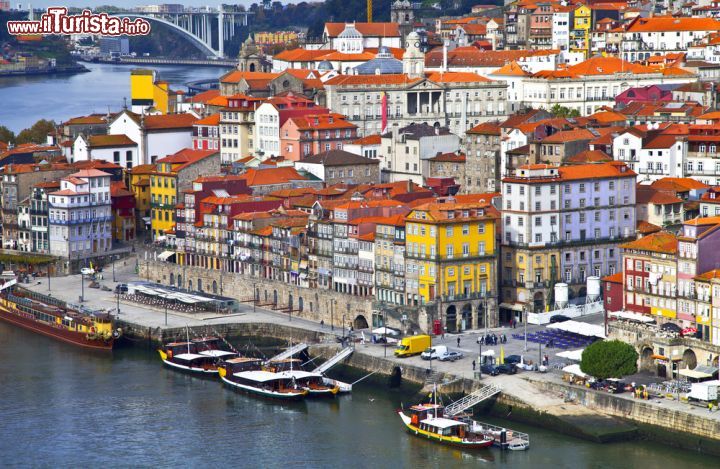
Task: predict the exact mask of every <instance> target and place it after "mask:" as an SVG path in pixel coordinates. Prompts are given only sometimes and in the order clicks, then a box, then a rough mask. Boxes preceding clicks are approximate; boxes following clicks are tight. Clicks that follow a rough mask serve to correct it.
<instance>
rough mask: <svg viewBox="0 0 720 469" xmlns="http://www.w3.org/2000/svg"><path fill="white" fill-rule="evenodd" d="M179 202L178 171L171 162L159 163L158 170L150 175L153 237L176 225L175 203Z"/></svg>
mask: <svg viewBox="0 0 720 469" xmlns="http://www.w3.org/2000/svg"><path fill="white" fill-rule="evenodd" d="M176 203H177V173H176V172H175V171H174V170H173V165H172V164H171V163H160V162H158V164H157V170H156V171H154V172H153V174H152V175H151V176H150V206H151V211H152V212H151V229H152V234H153V239H155V240H157V239H159V237H161V236H164V235H165V231H166V230H170V229H172V228H173V226H175V204H176Z"/></svg>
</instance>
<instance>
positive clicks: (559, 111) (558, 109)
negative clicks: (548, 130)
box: [550, 104, 580, 117]
mask: <svg viewBox="0 0 720 469" xmlns="http://www.w3.org/2000/svg"><path fill="white" fill-rule="evenodd" d="M550 112H551V113H552V115H553V116H555V117H580V112H579V111H578V110H577V109H570V108H567V107H565V106H561V105H559V104H555V105H554V106H553V107H551V108H550Z"/></svg>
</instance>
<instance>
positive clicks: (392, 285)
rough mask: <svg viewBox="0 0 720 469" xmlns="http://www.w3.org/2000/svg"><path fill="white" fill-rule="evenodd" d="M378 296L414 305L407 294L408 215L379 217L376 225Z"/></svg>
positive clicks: (393, 303) (395, 303)
mask: <svg viewBox="0 0 720 469" xmlns="http://www.w3.org/2000/svg"><path fill="white" fill-rule="evenodd" d="M375 298H376V299H377V301H378V302H380V303H388V304H391V305H405V304H407V305H413V304H417V303H414V302H413V299H411V298H409V297H408V298H407V299H406V297H405V216H404V215H395V216H393V217H388V218H386V219H385V220H378V222H377V224H376V225H375Z"/></svg>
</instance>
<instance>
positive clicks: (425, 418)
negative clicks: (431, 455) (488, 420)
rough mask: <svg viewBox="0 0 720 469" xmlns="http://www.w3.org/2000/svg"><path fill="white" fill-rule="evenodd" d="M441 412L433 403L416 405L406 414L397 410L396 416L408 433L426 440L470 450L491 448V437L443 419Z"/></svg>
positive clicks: (401, 410) (439, 407) (461, 424)
mask: <svg viewBox="0 0 720 469" xmlns="http://www.w3.org/2000/svg"><path fill="white" fill-rule="evenodd" d="M443 410H444V407H443V406H442V405H439V404H435V403H429V404H418V405H414V406H412V407H410V409H409V410H408V413H407V414H406V413H405V411H404V409H400V410H398V415H400V418H401V419H402V421H403V423H404V424H405V426H406V427H407V429H408V431H409V432H410V433H412V434H414V435H416V436H419V437H422V438H427V439H428V440H433V441H437V442H439V443H442V444H446V445H450V446H459V447H462V448H470V449H476V448H487V447H488V446H492V444H493V441H494V440H493V439H492V438H491V437H489V436H487V435H486V434H485V433H482V432H476V431H475V430H474V428H473V425H472V424H471V423H469V422H467V421H461V420H456V419H452V418H446V417H444V416H443Z"/></svg>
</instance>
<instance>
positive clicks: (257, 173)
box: [243, 166, 305, 186]
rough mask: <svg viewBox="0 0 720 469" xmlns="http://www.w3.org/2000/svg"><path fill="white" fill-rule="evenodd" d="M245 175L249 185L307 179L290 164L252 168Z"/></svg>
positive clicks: (264, 184)
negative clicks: (277, 166)
mask: <svg viewBox="0 0 720 469" xmlns="http://www.w3.org/2000/svg"><path fill="white" fill-rule="evenodd" d="M243 176H244V179H245V180H246V181H247V184H248V186H266V185H274V184H284V183H288V182H291V181H302V180H305V178H304V177H303V176H301V175H300V173H298V172H297V171H296V170H295V168H293V167H289V166H281V167H279V168H265V169H255V168H251V169H248V170H247V172H246V173H245V174H243Z"/></svg>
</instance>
